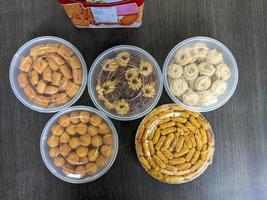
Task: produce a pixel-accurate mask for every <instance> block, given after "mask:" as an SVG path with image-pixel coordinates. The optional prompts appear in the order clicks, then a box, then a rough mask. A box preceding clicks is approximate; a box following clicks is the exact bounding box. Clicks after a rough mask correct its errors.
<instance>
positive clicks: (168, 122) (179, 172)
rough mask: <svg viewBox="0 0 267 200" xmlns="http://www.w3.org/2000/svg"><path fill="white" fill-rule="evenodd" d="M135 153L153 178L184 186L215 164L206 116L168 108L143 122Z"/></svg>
mask: <svg viewBox="0 0 267 200" xmlns="http://www.w3.org/2000/svg"><path fill="white" fill-rule="evenodd" d="M135 149H136V153H137V157H138V159H139V161H140V163H141V165H142V166H143V168H144V169H145V170H146V172H147V173H149V174H150V175H151V176H152V177H154V178H155V179H157V180H160V181H162V182H165V183H169V184H181V183H186V182H189V181H192V180H194V179H196V178H197V177H199V176H200V175H201V174H203V173H204V171H205V170H206V169H207V167H208V166H209V165H210V164H211V163H212V159H213V153H214V150H215V141H214V135H213V131H212V128H211V126H210V124H209V122H208V121H207V120H206V119H205V117H204V116H203V115H201V114H200V113H197V112H192V111H188V110H185V109H184V108H182V107H180V106H179V105H176V104H166V105H162V106H159V107H157V108H155V109H154V110H153V111H152V112H151V113H149V114H148V115H147V116H146V117H145V118H144V119H143V120H142V122H141V124H140V125H139V127H138V130H137V133H136V137H135Z"/></svg>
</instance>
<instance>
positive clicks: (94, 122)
mask: <svg viewBox="0 0 267 200" xmlns="http://www.w3.org/2000/svg"><path fill="white" fill-rule="evenodd" d="M101 122H102V118H101V117H100V116H98V115H92V117H91V119H90V123H91V124H92V125H93V126H99V125H100V124H101Z"/></svg>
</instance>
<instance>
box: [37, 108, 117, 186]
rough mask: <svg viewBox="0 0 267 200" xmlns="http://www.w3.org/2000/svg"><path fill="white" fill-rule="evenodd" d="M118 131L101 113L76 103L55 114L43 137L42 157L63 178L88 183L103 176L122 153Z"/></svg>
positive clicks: (73, 181)
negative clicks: (119, 148)
mask: <svg viewBox="0 0 267 200" xmlns="http://www.w3.org/2000/svg"><path fill="white" fill-rule="evenodd" d="M118 143H119V142H118V136H117V131H116V129H115V127H114V125H113V124H112V122H111V121H110V120H109V119H108V118H107V117H106V116H105V115H104V114H102V113H101V112H99V111H98V110H96V109H94V108H90V107H87V106H74V107H69V108H66V109H64V110H63V111H61V112H59V113H57V114H56V115H54V116H53V117H52V118H51V119H50V120H49V121H48V123H47V124H46V126H45V127H44V129H43V132H42V135H41V139H40V151H41V156H42V159H43V161H44V163H45V165H46V167H47V168H48V169H49V171H50V172H51V173H52V174H54V175H55V176H56V177H58V178H59V179H61V180H63V181H65V182H69V183H75V184H79V183H87V182H91V181H93V180H96V179H98V178H100V177H101V176H103V175H104V174H105V173H106V172H107V171H108V170H109V169H110V167H111V166H112V164H113V163H114V161H115V158H116V156H117V152H118V145H119V144H118Z"/></svg>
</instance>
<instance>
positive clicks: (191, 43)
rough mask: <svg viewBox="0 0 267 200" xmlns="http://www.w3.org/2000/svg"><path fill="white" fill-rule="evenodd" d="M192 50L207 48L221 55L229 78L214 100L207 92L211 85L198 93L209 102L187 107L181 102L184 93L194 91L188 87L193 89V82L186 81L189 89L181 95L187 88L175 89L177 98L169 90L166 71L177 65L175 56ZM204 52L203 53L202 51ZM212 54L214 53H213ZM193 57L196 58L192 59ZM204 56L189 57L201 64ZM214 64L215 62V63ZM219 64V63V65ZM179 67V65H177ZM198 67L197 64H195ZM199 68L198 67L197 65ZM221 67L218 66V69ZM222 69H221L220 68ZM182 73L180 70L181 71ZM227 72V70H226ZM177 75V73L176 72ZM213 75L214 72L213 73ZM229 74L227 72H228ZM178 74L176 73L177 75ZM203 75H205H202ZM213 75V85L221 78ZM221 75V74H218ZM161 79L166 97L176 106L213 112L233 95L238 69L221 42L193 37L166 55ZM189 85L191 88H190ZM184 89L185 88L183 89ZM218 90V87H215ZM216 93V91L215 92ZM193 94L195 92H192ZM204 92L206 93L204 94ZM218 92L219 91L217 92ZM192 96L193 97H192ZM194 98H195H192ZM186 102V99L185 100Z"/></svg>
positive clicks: (187, 105)
mask: <svg viewBox="0 0 267 200" xmlns="http://www.w3.org/2000/svg"><path fill="white" fill-rule="evenodd" d="M189 48H191V49H193V50H194V48H198V49H201V48H202V50H203V49H204V50H205V48H207V51H208V50H209V51H210V50H217V52H218V55H219V56H221V55H222V58H223V63H225V64H226V65H227V66H228V69H230V74H231V76H230V77H227V80H226V81H225V82H226V84H227V87H226V89H225V88H224V87H225V83H223V86H221V87H220V88H221V89H223V88H224V89H223V94H220V95H219V96H214V98H213V99H212V94H213V93H211V92H210V91H209V90H210V89H212V85H211V86H210V87H209V88H207V90H206V91H204V92H203V91H200V92H199V94H200V97H201V95H202V96H204V95H205V97H203V99H204V98H205V99H206V100H207V99H208V100H210V101H209V102H207V101H206V102H205V101H204V100H203V102H202V104H198V105H197V104H196V105H193V104H192V105H189V104H188V103H185V101H184V100H183V98H185V96H183V95H184V94H185V93H187V92H190V91H189V90H191V91H192V90H194V89H191V88H190V87H191V86H192V85H193V87H195V85H194V84H195V82H194V81H195V80H196V79H195V80H192V81H188V82H187V84H186V85H189V88H190V89H187V92H185V93H184V92H182V93H183V94H181V93H180V91H181V88H184V87H187V86H185V85H183V86H181V85H180V86H179V87H180V88H178V87H177V88H176V89H175V90H179V91H177V92H176V94H177V93H178V94H177V95H180V94H181V96H180V97H177V95H175V94H174V92H173V91H172V90H171V88H170V84H171V81H170V77H169V75H168V70H169V67H170V65H171V64H177V63H175V62H176V61H175V59H176V56H177V55H178V53H179V51H180V52H181V51H183V50H185V49H187V50H188V49H189ZM204 52H205V51H204ZM217 52H216V51H215V53H217ZM213 53H214V52H213ZM216 55H217V54H216ZM178 56H179V55H178ZM194 56H195V57H196V58H194ZM205 56H206V54H205V55H204V56H203V55H201V54H200V59H199V58H198V57H197V55H195V54H194V55H191V58H192V60H193V61H195V60H197V61H196V62H198V61H199V60H200V62H203V61H205V59H206V58H207V56H206V57H205ZM212 61H215V60H212ZM215 63H216V62H215ZM190 64H191V62H189V63H188V64H187V65H190ZM219 64H221V63H219ZM179 65H180V64H179ZM197 65H198V64H197ZM185 66H186V65H184V66H182V68H183V70H185ZM213 66H214V68H215V69H216V70H217V68H218V64H214V65H213ZM198 67H199V65H198ZM220 67H221V66H219V68H220ZM220 69H222V68H220ZM181 71H182V70H181ZM228 71H229V70H228ZM176 73H177V71H176ZM181 73H182V72H181ZM213 73H214V72H213ZM216 73H217V71H215V73H214V74H215V75H216ZM228 73H229V72H228ZM178 74H179V73H177V75H178ZM204 74H205V73H204ZM215 75H212V76H211V82H212V83H213V81H214V80H221V77H220V78H217V77H215ZM219 75H221V73H220V74H219ZM200 76H202V75H199V77H200ZM163 78H164V87H165V89H166V91H167V93H168V95H169V96H170V98H171V99H172V100H173V101H174V102H175V103H177V104H179V105H181V106H183V107H184V108H186V109H188V110H192V111H196V112H208V111H212V110H215V109H217V108H219V107H221V106H223V105H224V104H225V103H226V102H227V101H228V100H229V99H230V98H231V96H232V95H233V94H234V92H235V89H236V86H237V82H238V68H237V63H236V61H235V58H234V56H233V54H232V53H231V52H230V50H229V49H228V48H227V47H226V46H224V45H223V44H222V43H221V42H219V41H217V40H215V39H212V38H208V37H193V38H189V39H186V40H184V41H182V42H180V43H179V44H177V45H176V46H175V47H174V48H173V49H172V50H171V51H170V53H169V54H168V56H167V58H166V60H165V62H164V67H163ZM179 79H183V80H185V77H184V75H182V76H181V77H180V78H179ZM190 85H191V86H190ZM213 88H216V86H214V87H213ZM184 89H185V88H184ZM217 89H218V87H217ZM182 90H183V89H182ZM217 91H218V90H217ZM194 92H195V91H194ZM205 92H206V93H205ZM219 92H220V90H219ZM193 96H194V95H193ZM193 96H191V97H190V98H191V99H189V100H192V98H193ZM194 97H195V96H194ZM187 100H188V99H187Z"/></svg>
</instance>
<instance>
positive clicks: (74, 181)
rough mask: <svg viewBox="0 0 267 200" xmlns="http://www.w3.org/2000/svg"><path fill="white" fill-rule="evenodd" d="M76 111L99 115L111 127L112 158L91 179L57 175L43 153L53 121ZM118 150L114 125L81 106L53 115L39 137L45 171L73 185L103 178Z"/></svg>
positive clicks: (102, 114)
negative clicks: (112, 141)
mask: <svg viewBox="0 0 267 200" xmlns="http://www.w3.org/2000/svg"><path fill="white" fill-rule="evenodd" d="M76 110H86V111H89V112H93V113H95V114H97V115H99V116H100V117H102V118H103V119H104V120H105V121H106V122H107V123H108V125H109V126H110V127H111V129H112V135H113V137H114V152H113V155H112V157H111V158H110V160H109V162H108V164H107V165H106V166H105V167H104V168H103V169H102V171H100V173H97V174H95V175H93V176H92V177H90V176H88V177H86V178H84V179H72V178H69V177H67V176H62V175H61V174H59V173H58V172H57V170H55V166H53V165H52V164H51V163H50V162H49V161H48V159H47V157H46V155H45V151H44V147H45V144H46V143H45V139H44V137H45V136H47V135H48V133H49V130H48V129H49V127H50V126H51V125H52V124H53V123H54V122H55V120H57V119H58V118H59V117H60V116H62V115H64V114H66V113H69V112H72V111H76ZM118 149H119V139H118V133H117V130H116V128H115V126H114V124H113V123H112V121H111V120H110V119H109V118H108V117H107V116H106V115H105V114H104V113H103V112H101V111H99V110H97V109H95V108H92V107H89V106H83V105H80V106H72V107H68V108H66V109H64V110H62V111H60V112H58V113H57V114H55V115H54V116H53V117H52V118H51V119H50V120H49V121H48V122H47V123H46V125H45V127H44V129H43V131H42V134H41V137H40V153H41V157H42V160H43V162H44V164H45V166H46V167H47V169H48V170H49V171H50V172H51V173H52V174H53V175H54V176H56V177H57V178H59V179H61V180H63V181H65V182H68V183H73V184H82V183H88V182H92V181H94V180H96V179H98V178H100V177H101V176H103V175H104V174H105V173H106V172H107V171H108V170H109V169H110V168H111V166H112V165H113V164H114V161H115V159H116V157H117V154H118Z"/></svg>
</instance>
